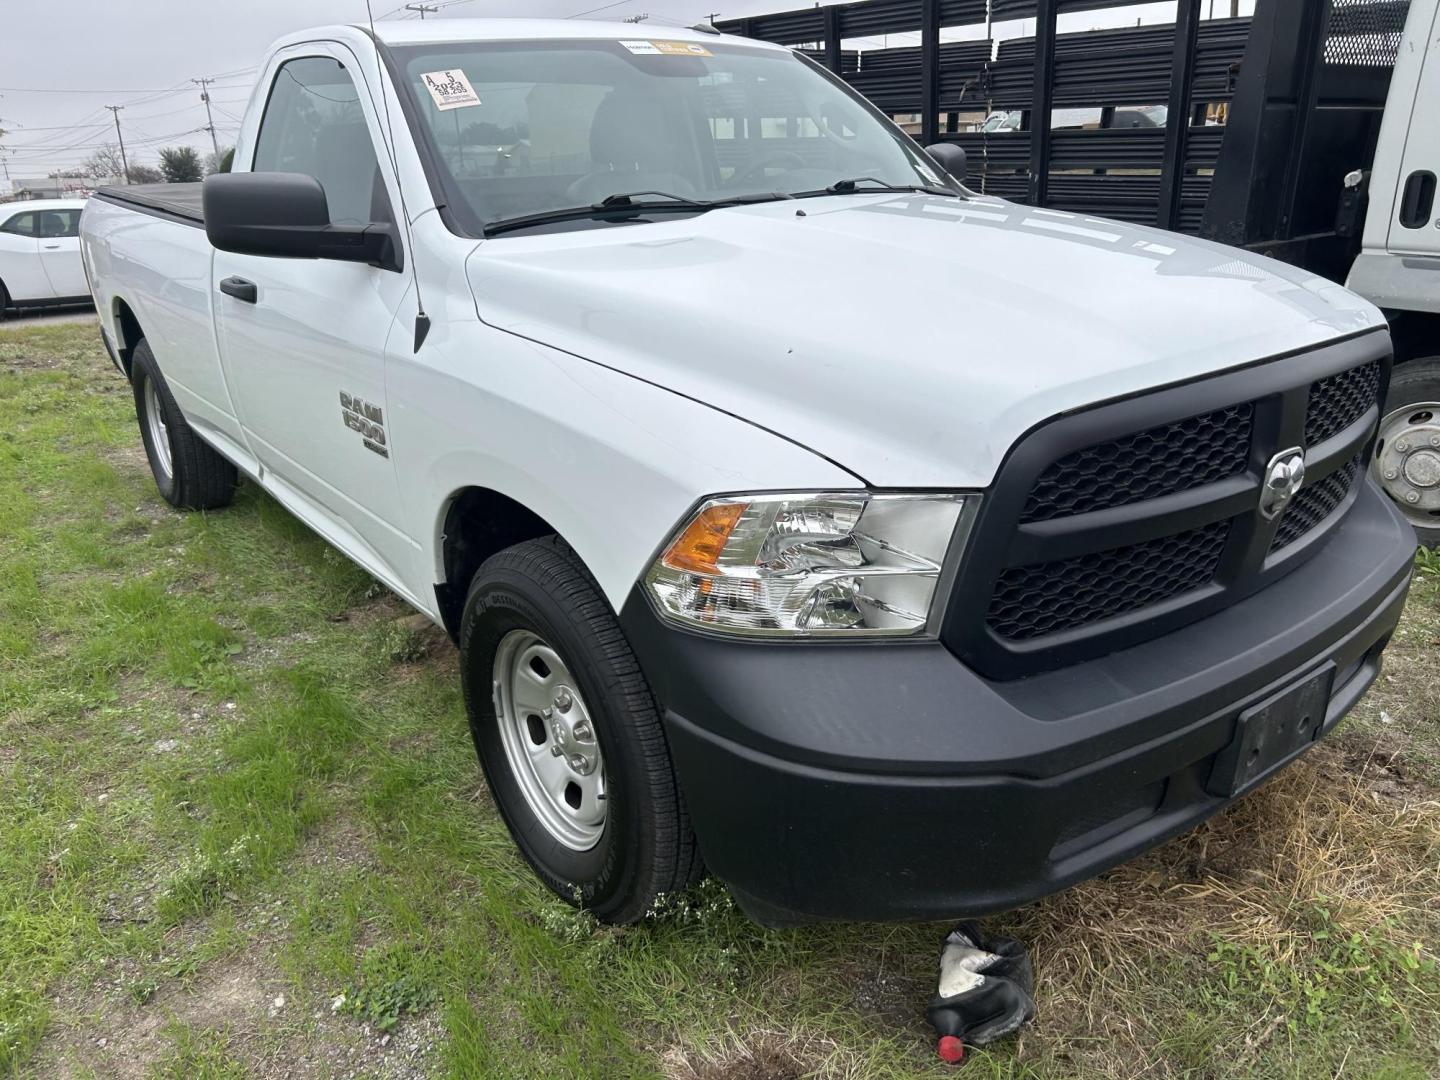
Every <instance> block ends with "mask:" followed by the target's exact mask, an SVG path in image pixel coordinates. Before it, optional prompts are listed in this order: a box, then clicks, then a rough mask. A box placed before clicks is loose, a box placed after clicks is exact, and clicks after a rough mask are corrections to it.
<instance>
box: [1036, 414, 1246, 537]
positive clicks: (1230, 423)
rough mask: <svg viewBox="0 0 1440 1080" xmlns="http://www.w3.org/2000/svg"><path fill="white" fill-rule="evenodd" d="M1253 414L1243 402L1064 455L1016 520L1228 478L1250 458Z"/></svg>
mask: <svg viewBox="0 0 1440 1080" xmlns="http://www.w3.org/2000/svg"><path fill="white" fill-rule="evenodd" d="M1254 411H1255V410H1254V407H1253V406H1252V405H1251V404H1250V403H1249V402H1245V403H1244V404H1241V405H1232V406H1230V407H1228V408H1225V409H1216V410H1215V411H1214V412H1208V413H1203V414H1201V415H1199V416H1192V417H1189V418H1187V419H1185V420H1177V421H1176V422H1174V423H1173V424H1165V425H1163V426H1161V427H1155V428H1150V429H1148V430H1146V431H1141V432H1137V433H1136V434H1134V435H1127V436H1125V437H1124V438H1121V439H1114V440H1112V441H1110V442H1105V443H1100V444H1098V445H1096V446H1087V447H1086V448H1085V449H1083V450H1077V451H1075V452H1074V453H1072V454H1067V455H1065V456H1064V457H1062V458H1060V459H1059V460H1058V461H1056V462H1054V463H1053V464H1052V465H1050V466H1049V467H1048V468H1046V470H1045V471H1044V472H1043V473H1041V474H1040V477H1039V478H1038V479H1037V480H1036V481H1035V486H1034V487H1033V488H1032V489H1031V490H1030V497H1029V499H1028V500H1027V501H1026V503H1025V509H1024V510H1023V511H1022V513H1021V516H1020V520H1021V521H1022V522H1030V521H1048V520H1050V519H1051V518H1057V517H1068V516H1070V515H1072V514H1084V513H1088V512H1090V511H1092V510H1107V509H1109V508H1111V507H1114V506H1125V505H1127V504H1129V503H1135V502H1141V501H1143V500H1145V499H1153V498H1156V497H1157V496H1160V495H1169V494H1171V493H1173V492H1176V491H1186V490H1189V489H1190V488H1195V487H1199V486H1201V485H1202V484H1211V483H1214V482H1215V481H1217V480H1223V479H1225V478H1226V477H1227V476H1234V475H1236V474H1237V473H1240V472H1242V471H1244V469H1245V463H1246V459H1247V457H1248V456H1249V453H1250V429H1251V425H1252V422H1253V419H1254Z"/></svg>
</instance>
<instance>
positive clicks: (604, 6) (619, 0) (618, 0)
mask: <svg viewBox="0 0 1440 1080" xmlns="http://www.w3.org/2000/svg"><path fill="white" fill-rule="evenodd" d="M633 2H634V0H615V2H614V3H613V4H601V5H600V6H599V7H593V8H591V9H590V10H588V11H577V12H576V13H575V14H574V15H566V16H565V17H566V18H567V19H578V18H580V17H581V16H582V15H594V14H595V13H596V12H597V11H609V10H610V9H611V8H617V7H619V6H620V5H622V4H630V3H633Z"/></svg>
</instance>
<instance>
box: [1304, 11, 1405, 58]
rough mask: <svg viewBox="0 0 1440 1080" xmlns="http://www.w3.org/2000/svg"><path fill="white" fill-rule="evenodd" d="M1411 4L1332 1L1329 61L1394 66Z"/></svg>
mask: <svg viewBox="0 0 1440 1080" xmlns="http://www.w3.org/2000/svg"><path fill="white" fill-rule="evenodd" d="M1409 7H1410V5H1409V4H1408V3H1406V2H1405V0H1330V23H1329V26H1328V27H1327V28H1326V29H1327V31H1328V33H1327V35H1326V38H1325V63H1327V64H1335V65H1340V66H1350V67H1394V66H1395V58H1396V56H1398V55H1399V53H1400V39H1401V37H1402V36H1403V34H1404V32H1405V15H1406V13H1407V11H1408V9H1409Z"/></svg>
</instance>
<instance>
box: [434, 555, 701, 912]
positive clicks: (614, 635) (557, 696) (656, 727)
mask: <svg viewBox="0 0 1440 1080" xmlns="http://www.w3.org/2000/svg"><path fill="white" fill-rule="evenodd" d="M460 666H461V680H462V684H463V686H464V690H465V706H466V709H467V711H468V713H469V717H470V729H471V733H472V734H473V736H474V739H475V749H476V751H477V753H478V754H479V756H480V763H481V766H482V767H483V768H484V771H485V776H486V779H487V780H488V781H489V784H490V790H491V792H492V793H493V795H494V797H495V803H496V806H497V807H498V808H499V810H500V814H501V816H502V817H503V818H504V819H505V823H506V825H507V826H509V828H510V833H511V835H512V836H513V837H514V838H515V842H516V844H517V845H518V846H519V848H520V851H521V853H522V854H523V855H524V856H525V858H526V859H527V860H528V861H529V863H530V865H531V866H532V867H534V869H535V872H536V873H537V874H538V875H539V876H540V878H541V880H542V881H544V882H545V884H546V885H548V886H549V887H550V888H551V889H553V890H554V891H555V892H556V893H558V894H559V895H560V896H561V897H563V898H564V899H565V900H567V901H569V902H570V903H572V904H575V905H576V906H577V907H582V908H585V909H587V910H588V911H590V912H592V913H593V914H594V915H595V916H597V917H598V918H600V919H603V920H605V921H607V922H615V923H626V922H633V921H635V920H636V919H639V918H640V917H642V916H643V915H644V914H645V913H646V912H647V911H648V910H650V909H651V907H653V905H654V903H655V900H656V898H657V897H658V896H659V895H660V894H662V893H667V892H672V891H675V890H679V889H683V888H685V887H686V886H688V885H690V884H692V883H693V882H694V881H696V880H698V879H699V876H700V872H701V865H700V859H699V854H698V851H697V849H696V846H695V837H694V834H693V833H692V832H691V829H690V819H689V815H688V814H687V812H686V809H685V803H684V799H683V798H682V796H681V793H680V789H679V787H678V785H677V783H676V779H675V773H674V769H673V767H672V766H671V763H670V751H669V747H668V745H667V743H666V740H665V732H664V729H663V728H662V726H661V722H660V715H659V711H658V709H657V707H656V703H655V697H654V695H653V693H652V692H651V690H650V686H649V684H648V683H647V682H646V680H645V676H644V674H643V673H642V672H641V670H640V665H639V663H638V662H637V661H636V659H635V655H634V653H632V652H631V651H630V646H629V644H628V643H627V642H626V641H625V637H624V634H623V633H622V631H621V629H620V625H619V623H618V622H617V620H616V618H615V615H614V612H613V611H612V610H611V608H610V605H609V604H608V602H607V601H606V600H605V598H604V597H603V596H602V595H601V594H600V591H599V589H598V587H597V586H596V584H595V581H594V579H593V578H591V576H590V574H589V572H588V571H587V570H586V568H585V566H584V564H583V563H581V562H580V560H579V558H578V557H577V556H576V555H575V553H574V552H573V551H571V550H570V548H569V547H568V546H567V545H566V544H565V543H564V542H563V541H561V540H560V539H559V538H558V537H553V536H552V537H546V538H544V539H540V540H530V541H526V542H525V543H522V544H517V545H516V546H514V547H512V548H507V549H506V550H504V551H502V552H500V553H499V554H497V555H494V556H492V557H491V558H490V559H489V560H487V561H486V562H485V563H484V565H482V566H481V567H480V569H479V571H478V572H477V573H476V575H475V579H474V581H473V582H472V584H471V586H470V593H469V596H468V598H467V599H466V601H465V611H464V614H463V615H462V617H461V623H460Z"/></svg>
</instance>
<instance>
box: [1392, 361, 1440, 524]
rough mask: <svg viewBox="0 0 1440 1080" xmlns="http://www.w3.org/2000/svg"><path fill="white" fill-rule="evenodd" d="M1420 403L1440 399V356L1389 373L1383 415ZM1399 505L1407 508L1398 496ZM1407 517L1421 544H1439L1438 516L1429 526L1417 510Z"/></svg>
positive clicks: (1432, 402) (1408, 362) (1403, 364)
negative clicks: (1417, 514) (1418, 517)
mask: <svg viewBox="0 0 1440 1080" xmlns="http://www.w3.org/2000/svg"><path fill="white" fill-rule="evenodd" d="M1419 403H1431V404H1434V403H1440V356H1428V357H1424V358H1421V359H1417V360H1408V361H1406V362H1404V363H1402V364H1399V365H1398V366H1397V367H1396V368H1395V371H1394V374H1393V375H1391V377H1390V390H1389V392H1388V393H1387V394H1386V395H1385V407H1384V408H1383V409H1382V410H1381V416H1382V417H1385V416H1389V415H1390V414H1391V413H1393V412H1395V411H1397V410H1399V409H1403V408H1404V407H1405V406H1407V405H1413V404H1419ZM1376 479H1377V480H1378V481H1379V482H1380V485H1381V487H1385V479H1384V477H1383V476H1377V477H1376ZM1396 505H1398V506H1399V507H1400V509H1401V512H1402V513H1404V512H1405V511H1406V507H1405V505H1404V504H1403V503H1401V502H1399V500H1398V499H1397V500H1396ZM1406 517H1408V518H1409V519H1410V523H1411V524H1412V525H1414V526H1415V533H1416V535H1418V536H1419V537H1420V543H1421V545H1422V546H1424V547H1428V548H1440V520H1436V522H1435V524H1434V526H1427V525H1425V524H1424V523H1423V521H1421V520H1417V519H1416V516H1415V515H1414V514H1410V513H1406Z"/></svg>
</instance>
